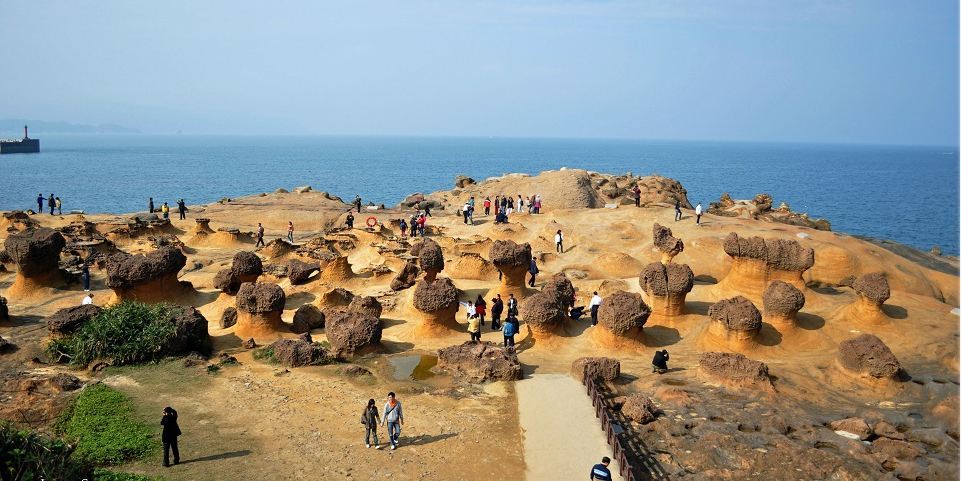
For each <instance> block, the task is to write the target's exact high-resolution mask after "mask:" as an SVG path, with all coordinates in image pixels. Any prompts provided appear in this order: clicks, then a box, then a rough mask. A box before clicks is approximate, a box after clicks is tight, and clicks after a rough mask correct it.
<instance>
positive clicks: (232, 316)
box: [220, 307, 237, 329]
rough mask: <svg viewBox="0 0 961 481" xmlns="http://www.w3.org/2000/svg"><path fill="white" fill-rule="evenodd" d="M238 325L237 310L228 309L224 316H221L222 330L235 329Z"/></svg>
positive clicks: (233, 308) (234, 308)
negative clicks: (234, 326) (235, 325)
mask: <svg viewBox="0 0 961 481" xmlns="http://www.w3.org/2000/svg"><path fill="white" fill-rule="evenodd" d="M234 324H237V308H236V307H228V308H226V309H224V312H223V314H221V315H220V328H221V329H227V328H228V327H233V325H234Z"/></svg>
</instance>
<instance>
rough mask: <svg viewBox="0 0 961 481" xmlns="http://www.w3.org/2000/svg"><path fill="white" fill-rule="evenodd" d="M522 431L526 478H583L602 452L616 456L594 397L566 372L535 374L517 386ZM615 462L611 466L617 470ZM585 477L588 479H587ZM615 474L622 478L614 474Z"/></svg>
mask: <svg viewBox="0 0 961 481" xmlns="http://www.w3.org/2000/svg"><path fill="white" fill-rule="evenodd" d="M515 391H516V392H517V403H518V407H519V411H520V423H521V428H522V429H523V431H524V459H526V460H527V481H548V480H556V479H581V476H580V474H579V473H581V472H583V473H584V474H587V473H588V472H589V471H590V469H591V466H593V465H595V464H597V463H598V462H599V461H600V459H601V458H602V457H604V456H611V457H612V456H613V455H612V454H611V448H610V446H608V444H607V441H606V440H605V438H604V432H603V431H602V430H601V425H600V423H598V422H597V418H595V417H594V408H593V407H591V400H590V398H589V397H587V392H586V390H585V389H584V386H582V385H581V384H580V383H578V382H577V381H575V380H574V379H573V378H571V377H570V376H568V375H566V374H535V375H533V376H531V377H530V378H528V379H524V380H523V381H519V382H517V383H516V385H515ZM616 470H617V465H616V463H611V471H616ZM583 479H587V478H583ZM614 479H615V480H616V481H620V480H621V477H620V476H618V475H617V473H614Z"/></svg>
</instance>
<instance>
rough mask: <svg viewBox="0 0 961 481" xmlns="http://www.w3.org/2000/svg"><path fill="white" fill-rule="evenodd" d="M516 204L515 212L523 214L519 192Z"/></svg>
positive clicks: (522, 203) (522, 204) (522, 202)
mask: <svg viewBox="0 0 961 481" xmlns="http://www.w3.org/2000/svg"><path fill="white" fill-rule="evenodd" d="M516 205H517V213H518V214H523V213H524V198H523V197H521V195H520V194H517V204H516Z"/></svg>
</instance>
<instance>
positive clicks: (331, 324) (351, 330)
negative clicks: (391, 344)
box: [325, 311, 383, 357]
mask: <svg viewBox="0 0 961 481" xmlns="http://www.w3.org/2000/svg"><path fill="white" fill-rule="evenodd" d="M325 324H326V326H325V330H326V331H327V341H328V342H330V351H331V353H332V354H333V355H335V356H337V357H349V356H353V355H354V354H359V353H362V352H367V351H370V350H372V349H375V348H377V347H378V346H379V344H380V338H381V333H382V330H383V327H382V326H381V323H380V319H377V318H376V317H369V316H366V315H364V314H363V313H360V312H343V311H333V312H330V313H328V315H327V319H326V321H325Z"/></svg>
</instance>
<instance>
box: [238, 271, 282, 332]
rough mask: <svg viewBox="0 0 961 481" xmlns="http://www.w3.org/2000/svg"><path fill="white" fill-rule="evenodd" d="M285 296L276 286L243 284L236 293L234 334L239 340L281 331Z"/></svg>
mask: <svg viewBox="0 0 961 481" xmlns="http://www.w3.org/2000/svg"><path fill="white" fill-rule="evenodd" d="M286 302H287V296H286V295H285V294H284V290H283V289H281V288H280V286H278V285H277V284H272V283H252V282H245V283H243V284H241V285H240V290H239V291H237V327H236V334H237V335H238V336H240V337H241V338H245V337H248V336H249V337H258V336H270V335H274V334H276V333H278V332H280V331H281V329H282V328H283V321H281V319H280V316H281V313H283V310H284V304H285V303H286Z"/></svg>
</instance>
